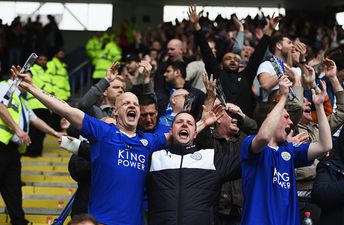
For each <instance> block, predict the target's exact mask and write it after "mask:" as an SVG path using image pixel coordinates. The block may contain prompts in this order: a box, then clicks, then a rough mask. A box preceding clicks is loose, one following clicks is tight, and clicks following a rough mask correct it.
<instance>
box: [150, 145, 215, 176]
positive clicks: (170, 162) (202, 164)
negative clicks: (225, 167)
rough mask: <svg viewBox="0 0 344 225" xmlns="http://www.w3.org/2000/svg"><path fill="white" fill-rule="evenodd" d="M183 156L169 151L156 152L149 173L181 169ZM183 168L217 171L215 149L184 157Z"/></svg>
mask: <svg viewBox="0 0 344 225" xmlns="http://www.w3.org/2000/svg"><path fill="white" fill-rule="evenodd" d="M181 159H182V156H181V155H177V154H173V153H171V152H169V151H167V150H164V149H163V150H160V151H156V152H154V153H153V154H152V160H151V166H150V169H149V171H150V172H154V171H161V170H168V169H179V168H180V163H181ZM181 168H190V169H191V168H192V169H205V170H216V168H215V165H214V149H203V150H199V151H196V152H194V153H193V154H186V155H184V156H183V165H182V166H181Z"/></svg>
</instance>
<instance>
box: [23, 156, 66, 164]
mask: <svg viewBox="0 0 344 225" xmlns="http://www.w3.org/2000/svg"><path fill="white" fill-rule="evenodd" d="M69 159H70V157H69V156H66V157H37V158H31V157H27V156H23V157H22V158H21V162H52V163H53V162H55V163H68V162H69Z"/></svg>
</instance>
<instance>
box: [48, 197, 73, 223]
mask: <svg viewBox="0 0 344 225" xmlns="http://www.w3.org/2000/svg"><path fill="white" fill-rule="evenodd" d="M74 198H75V193H74V195H73V196H72V197H71V198H70V199H69V202H68V203H67V205H66V207H65V208H64V209H63V211H62V212H61V214H60V216H59V217H57V218H56V219H55V220H54V222H53V223H52V225H63V223H64V221H65V220H66V218H67V217H68V216H69V214H70V212H71V211H72V207H73V202H74Z"/></svg>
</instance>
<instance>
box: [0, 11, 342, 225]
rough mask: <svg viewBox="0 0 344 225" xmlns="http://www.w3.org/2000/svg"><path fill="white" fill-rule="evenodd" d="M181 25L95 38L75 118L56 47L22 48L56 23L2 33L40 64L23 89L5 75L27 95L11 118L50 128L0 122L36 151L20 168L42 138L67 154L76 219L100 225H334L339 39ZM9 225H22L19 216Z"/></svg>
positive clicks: (314, 32) (312, 29)
mask: <svg viewBox="0 0 344 225" xmlns="http://www.w3.org/2000/svg"><path fill="white" fill-rule="evenodd" d="M188 17H189V18H188V20H183V21H176V23H175V24H173V23H162V24H160V25H159V26H157V27H155V28H150V29H147V30H145V31H144V32H140V31H138V30H137V29H136V28H135V26H133V25H132V24H130V23H128V22H124V23H122V24H121V26H120V27H119V28H118V30H116V32H113V31H112V30H111V29H108V30H107V31H106V32H104V33H100V32H97V33H95V34H94V36H92V38H91V39H90V40H89V41H88V42H87V43H86V46H85V49H86V52H87V55H88V56H89V57H90V59H91V62H92V65H93V75H92V76H93V83H94V84H93V86H92V87H91V88H90V89H89V90H88V91H87V93H85V94H84V96H83V97H81V99H80V100H79V102H78V104H77V107H78V109H76V108H72V107H70V106H68V104H66V103H65V102H64V101H68V98H69V97H70V88H69V84H68V73H67V70H66V65H65V64H64V63H63V51H61V46H62V44H63V41H61V40H60V39H59V38H57V39H55V40H54V41H53V43H54V44H53V45H51V44H48V43H46V44H47V45H46V47H44V49H39V48H38V47H37V46H39V44H38V43H39V42H38V43H37V45H36V44H34V45H33V43H34V41H33V40H30V41H29V43H30V45H29V46H27V45H26V44H24V43H26V42H25V41H23V40H25V39H20V37H19V36H20V35H23V34H24V33H30V32H34V31H32V30H35V31H36V32H38V30H39V31H40V32H43V33H42V37H40V36H39V35H37V39H36V40H38V39H39V37H40V38H43V39H42V40H44V39H45V40H51V38H49V35H47V36H46V37H45V38H44V34H46V32H44V31H45V30H50V31H51V30H54V31H51V33H53V35H52V34H51V35H52V36H54V37H57V36H58V35H57V33H58V29H56V28H57V26H56V23H55V22H53V21H54V20H53V18H52V17H51V19H52V20H51V24H53V25H50V26H51V27H54V28H50V29H49V28H44V29H42V27H41V26H39V25H38V24H39V23H38V22H37V21H39V20H37V21H36V22H34V23H28V24H27V25H26V26H25V27H26V28H25V29H23V28H22V27H21V25H20V22H18V21H19V20H15V21H17V22H15V21H14V22H13V23H12V25H11V26H10V27H8V28H6V27H4V26H2V27H1V30H0V34H2V33H6V32H15V33H16V34H17V36H18V40H19V39H20V41H18V43H16V45H15V47H16V48H18V47H19V46H21V45H19V43H20V44H24V45H22V46H25V48H21V49H20V51H23V52H25V49H26V48H27V50H28V51H33V50H37V51H38V52H40V54H39V60H37V62H36V64H35V65H34V66H33V67H32V68H31V69H30V75H27V74H24V75H23V74H20V73H19V72H18V68H16V67H12V68H11V72H12V75H13V76H15V77H16V76H19V77H22V78H23V79H24V81H23V82H22V84H21V85H20V88H21V89H20V91H22V90H23V89H24V90H26V91H27V92H29V93H28V96H27V99H26V100H27V101H28V106H29V107H30V108H31V109H32V110H33V111H32V110H30V109H24V108H25V107H24V106H22V109H21V110H23V111H25V110H27V111H29V112H30V113H31V114H36V115H37V116H38V117H39V118H41V119H42V120H44V121H46V122H47V123H48V124H49V125H50V126H49V125H47V124H46V125H42V124H40V125H39V126H38V129H32V130H30V133H29V134H30V136H29V137H28V136H27V134H25V132H24V134H23V132H22V131H23V128H22V127H19V128H18V127H17V126H16V125H13V123H11V121H10V120H9V119H8V116H7V115H5V114H0V117H1V119H2V120H0V122H2V123H3V124H4V125H5V126H7V128H10V129H12V130H13V131H14V132H12V136H13V133H14V134H15V135H14V136H18V138H17V139H19V141H18V140H17V141H16V143H19V145H23V144H25V145H29V144H30V143H31V141H32V142H33V143H31V146H34V147H31V148H30V146H29V147H28V149H27V152H26V153H25V154H26V155H28V156H31V157H37V156H40V155H41V154H42V142H43V139H44V135H45V133H50V134H53V135H55V136H57V137H60V145H61V147H62V148H64V149H66V150H68V151H71V152H72V153H73V155H72V157H71V160H70V163H69V171H70V174H71V176H72V177H73V179H75V180H76V181H77V182H78V190H77V193H76V198H75V202H74V205H73V210H72V217H74V218H77V219H79V217H78V216H77V215H80V214H81V215H83V214H84V213H87V212H89V213H90V214H91V215H92V216H94V217H95V219H96V220H97V221H98V222H99V223H101V224H117V223H125V224H142V223H143V222H145V223H146V224H151V225H154V224H195V225H196V224H197V225H198V224H214V223H215V224H240V223H241V224H300V223H301V221H302V220H303V219H304V217H305V216H304V215H303V214H304V212H311V215H310V217H311V218H312V219H313V221H314V223H315V224H342V223H343V221H344V217H343V215H342V214H341V211H342V209H343V206H344V201H343V196H344V195H343V193H342V192H343V190H344V189H343V187H342V186H343V184H342V182H343V178H344V177H343V174H344V172H343V171H344V158H343V154H344V149H343V146H342V144H341V143H342V142H343V141H344V132H341V127H342V125H343V123H344V91H343V84H344V83H343V81H344V43H343V42H344V30H343V29H342V27H340V26H338V25H336V23H335V20H331V19H328V20H326V21H321V20H319V21H318V22H312V21H311V20H307V19H301V18H283V17H282V16H279V15H278V16H277V15H276V16H275V15H271V16H268V17H265V16H258V15H257V16H256V17H255V18H251V17H249V16H248V17H247V18H245V19H244V20H239V19H238V18H237V17H236V16H235V15H232V16H231V18H230V19H225V18H222V17H221V15H219V16H218V17H217V18H216V19H215V20H214V21H211V20H210V19H209V18H208V16H207V14H206V12H200V13H199V12H197V11H196V8H195V7H194V6H191V7H190V8H189V10H188ZM18 23H19V24H18ZM29 25H30V26H29ZM19 27H20V29H19ZM23 30H26V32H23ZM4 31H6V32H4ZM1 32H2V33H1ZM38 33H39V32H38ZM48 33H49V32H48ZM3 36H4V35H1V37H3ZM17 36H16V37H17ZM23 36H25V35H23ZM5 37H6V35H5ZM13 41H14V40H13ZM42 43H45V42H44V41H43V42H42ZM12 47H13V45H11V44H10V42H8V45H7V46H5V47H4V48H0V53H2V57H3V58H7V57H8V60H9V61H8V62H9V63H12V62H13V63H14V64H18V63H19V62H20V61H15V60H14V59H12V58H11V57H10V56H5V54H4V53H5V52H8V54H11V55H12V56H13V55H16V53H13V52H12V51H13V49H12ZM3 49H6V50H3ZM41 50H42V51H41ZM42 52H49V53H50V54H51V55H49V54H48V55H47V54H43V53H42ZM42 58H43V59H42ZM49 58H52V60H51V61H50V62H48V63H47V59H49ZM3 82H6V81H3ZM8 82H9V83H11V81H8ZM32 83H33V84H34V85H32ZM39 89H42V90H43V92H42V91H40V90H39ZM20 91H19V90H18V93H19V92H20ZM54 96H55V97H54ZM56 97H58V98H56ZM20 99H21V96H20V95H19V94H18V104H21V101H20ZM60 99H62V100H64V101H61V100H60ZM38 100H39V101H40V102H42V103H43V104H40V103H39V101H38ZM30 105H31V106H30ZM1 107H4V109H6V107H5V106H4V105H3V104H1ZM7 107H8V106H7ZM7 109H8V111H9V112H10V115H11V116H12V117H15V116H14V115H15V114H11V111H10V107H8V108H7ZM51 111H52V112H53V113H52V114H51ZM24 114H25V113H24ZM59 116H62V117H63V119H62V120H61V123H60V125H61V126H58V124H57V122H56V121H60V117H59ZM19 117H20V115H18V118H19ZM32 117H34V116H32ZM35 118H36V117H34V118H31V119H30V122H31V121H33V120H34V119H35ZM94 118H97V119H99V120H103V122H101V121H99V120H97V119H94ZM13 120H16V119H13ZM19 121H20V119H19ZM13 122H14V124H18V125H19V126H23V123H20V122H18V121H13ZM196 122H197V123H196ZM6 124H7V125H6ZM0 125H1V124H0ZM42 126H43V127H44V129H42V128H40V127H42ZM0 128H1V127H0ZM59 131H63V132H67V133H68V135H69V136H62V134H61V133H59ZM30 137H31V140H30ZM33 137H35V140H33ZM0 141H2V140H1V139H0ZM12 141H13V140H12ZM2 142H3V144H2V145H1V146H0V147H1V148H4V149H6V148H7V147H6V146H7V144H8V141H7V143H6V142H4V141H2ZM166 145H167V146H166ZM13 148H15V146H11V149H13ZM113 149H115V150H113ZM11 157H12V156H11ZM13 157H14V158H15V161H16V162H18V160H20V158H19V157H18V156H13ZM148 161H149V163H148ZM316 168H318V169H316ZM16 169H17V170H18V167H16ZM1 171H2V170H1ZM147 172H148V173H147ZM146 175H147V177H146ZM1 176H5V175H3V174H1ZM16 177H17V176H16ZM19 179H20V177H19ZM13 191H17V192H16V193H14V195H17V196H18V195H20V196H21V193H20V192H21V191H20V190H18V189H17V190H14V189H13ZM2 194H3V195H4V194H6V193H3V192H2ZM144 197H145V198H144ZM4 200H5V203H6V204H11V202H10V201H9V202H7V200H6V198H4ZM20 203H21V202H20ZM18 208H20V206H18V205H17V208H16V209H18ZM12 210H13V209H12ZM9 211H10V210H9ZM9 213H10V216H11V219H12V221H20V222H18V223H17V224H26V223H27V221H26V220H25V219H24V213H23V212H22V209H21V213H19V214H18V213H16V212H15V210H14V211H11V212H9ZM306 215H307V216H306V217H309V214H308V213H307V214H306ZM85 218H86V219H88V218H87V217H85ZM143 218H144V219H143ZM81 219H84V217H81ZM92 223H93V220H92ZM94 223H95V222H94ZM13 224H15V223H13ZM72 224H74V223H72Z"/></svg>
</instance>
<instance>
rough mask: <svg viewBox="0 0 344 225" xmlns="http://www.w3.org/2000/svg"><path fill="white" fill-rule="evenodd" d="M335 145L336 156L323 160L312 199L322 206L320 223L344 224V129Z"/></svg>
mask: <svg viewBox="0 0 344 225" xmlns="http://www.w3.org/2000/svg"><path fill="white" fill-rule="evenodd" d="M334 146H335V152H334V157H333V159H331V160H327V161H321V162H320V163H319V164H318V166H317V174H316V177H315V181H314V183H313V190H312V200H313V201H314V202H315V203H316V204H317V205H318V206H319V207H320V208H321V216H320V220H319V225H343V224H344V157H343V156H344V154H343V153H344V151H343V150H344V130H343V129H342V131H341V134H340V136H339V138H338V143H337V145H334Z"/></svg>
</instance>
